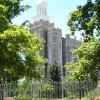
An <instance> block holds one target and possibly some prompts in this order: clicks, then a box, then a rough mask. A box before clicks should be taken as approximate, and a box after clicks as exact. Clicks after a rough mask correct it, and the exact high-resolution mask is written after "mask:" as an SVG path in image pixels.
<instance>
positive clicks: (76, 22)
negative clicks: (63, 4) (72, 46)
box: [67, 0, 100, 41]
mask: <svg viewBox="0 0 100 100" xmlns="http://www.w3.org/2000/svg"><path fill="white" fill-rule="evenodd" d="M99 9H100V0H95V1H94V0H87V3H86V4H85V5H84V6H81V5H80V6H78V7H77V9H76V10H74V11H72V12H71V13H70V14H69V19H68V22H67V25H68V26H69V27H70V30H71V32H72V34H75V32H76V31H80V33H81V35H82V36H83V37H84V40H85V41H88V40H90V38H91V36H93V35H94V36H98V37H99V36H100V34H99V32H98V31H99V30H100V13H99ZM94 33H95V34H94Z"/></svg>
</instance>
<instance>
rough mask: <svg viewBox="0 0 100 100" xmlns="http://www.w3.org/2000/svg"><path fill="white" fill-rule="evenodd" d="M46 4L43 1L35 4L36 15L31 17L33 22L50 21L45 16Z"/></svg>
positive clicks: (39, 0) (40, 0)
mask: <svg viewBox="0 0 100 100" xmlns="http://www.w3.org/2000/svg"><path fill="white" fill-rule="evenodd" d="M47 8H48V5H47V2H46V1H45V0H38V1H37V2H36V11H37V15H36V16H34V17H33V20H34V21H39V20H40V19H43V21H50V17H49V16H47Z"/></svg>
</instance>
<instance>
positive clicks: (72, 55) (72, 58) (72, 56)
mask: <svg viewBox="0 0 100 100" xmlns="http://www.w3.org/2000/svg"><path fill="white" fill-rule="evenodd" d="M70 61H71V62H74V52H72V51H71V52H70Z"/></svg>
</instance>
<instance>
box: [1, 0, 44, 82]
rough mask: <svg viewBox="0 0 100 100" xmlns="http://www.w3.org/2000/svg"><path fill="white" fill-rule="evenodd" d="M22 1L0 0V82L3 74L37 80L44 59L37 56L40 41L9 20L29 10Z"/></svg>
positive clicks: (25, 29) (26, 29)
mask: <svg viewBox="0 0 100 100" xmlns="http://www.w3.org/2000/svg"><path fill="white" fill-rule="evenodd" d="M21 1H22V0H6V1H5V0H0V22H1V23H0V81H2V80H3V79H4V75H5V73H8V74H9V75H10V76H11V77H12V76H15V77H16V76H18V77H23V76H26V77H28V78H32V77H34V78H35V79H39V78H40V77H41V74H40V69H41V66H42V65H43V64H44V63H45V59H43V58H42V57H41V56H39V54H38V52H39V51H40V50H41V42H43V40H42V39H39V37H38V36H37V35H35V34H33V35H32V34H30V33H29V32H28V28H26V27H24V26H22V25H13V24H12V23H11V20H12V19H13V18H14V17H16V16H17V15H20V14H21V12H24V11H25V10H26V9H28V8H29V6H28V5H26V6H23V5H20V3H21Z"/></svg>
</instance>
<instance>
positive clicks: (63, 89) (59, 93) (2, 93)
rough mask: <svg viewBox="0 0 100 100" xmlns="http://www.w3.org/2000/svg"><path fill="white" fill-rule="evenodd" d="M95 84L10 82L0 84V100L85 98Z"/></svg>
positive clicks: (91, 82) (81, 82)
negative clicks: (16, 99)
mask: <svg viewBox="0 0 100 100" xmlns="http://www.w3.org/2000/svg"><path fill="white" fill-rule="evenodd" d="M96 87H97V83H96V82H93V81H90V80H88V81H80V82H79V81H66V82H34V81H31V82H28V83H26V84H23V83H22V82H21V83H18V82H12V83H6V82H5V83H3V84H0V100H3V97H15V96H23V95H26V96H30V97H31V98H33V100H41V99H42V98H47V100H49V99H50V98H60V99H63V100H67V98H69V99H70V100H71V99H79V98H82V97H85V96H87V94H88V92H89V91H91V90H94V89H95V88H96Z"/></svg>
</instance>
